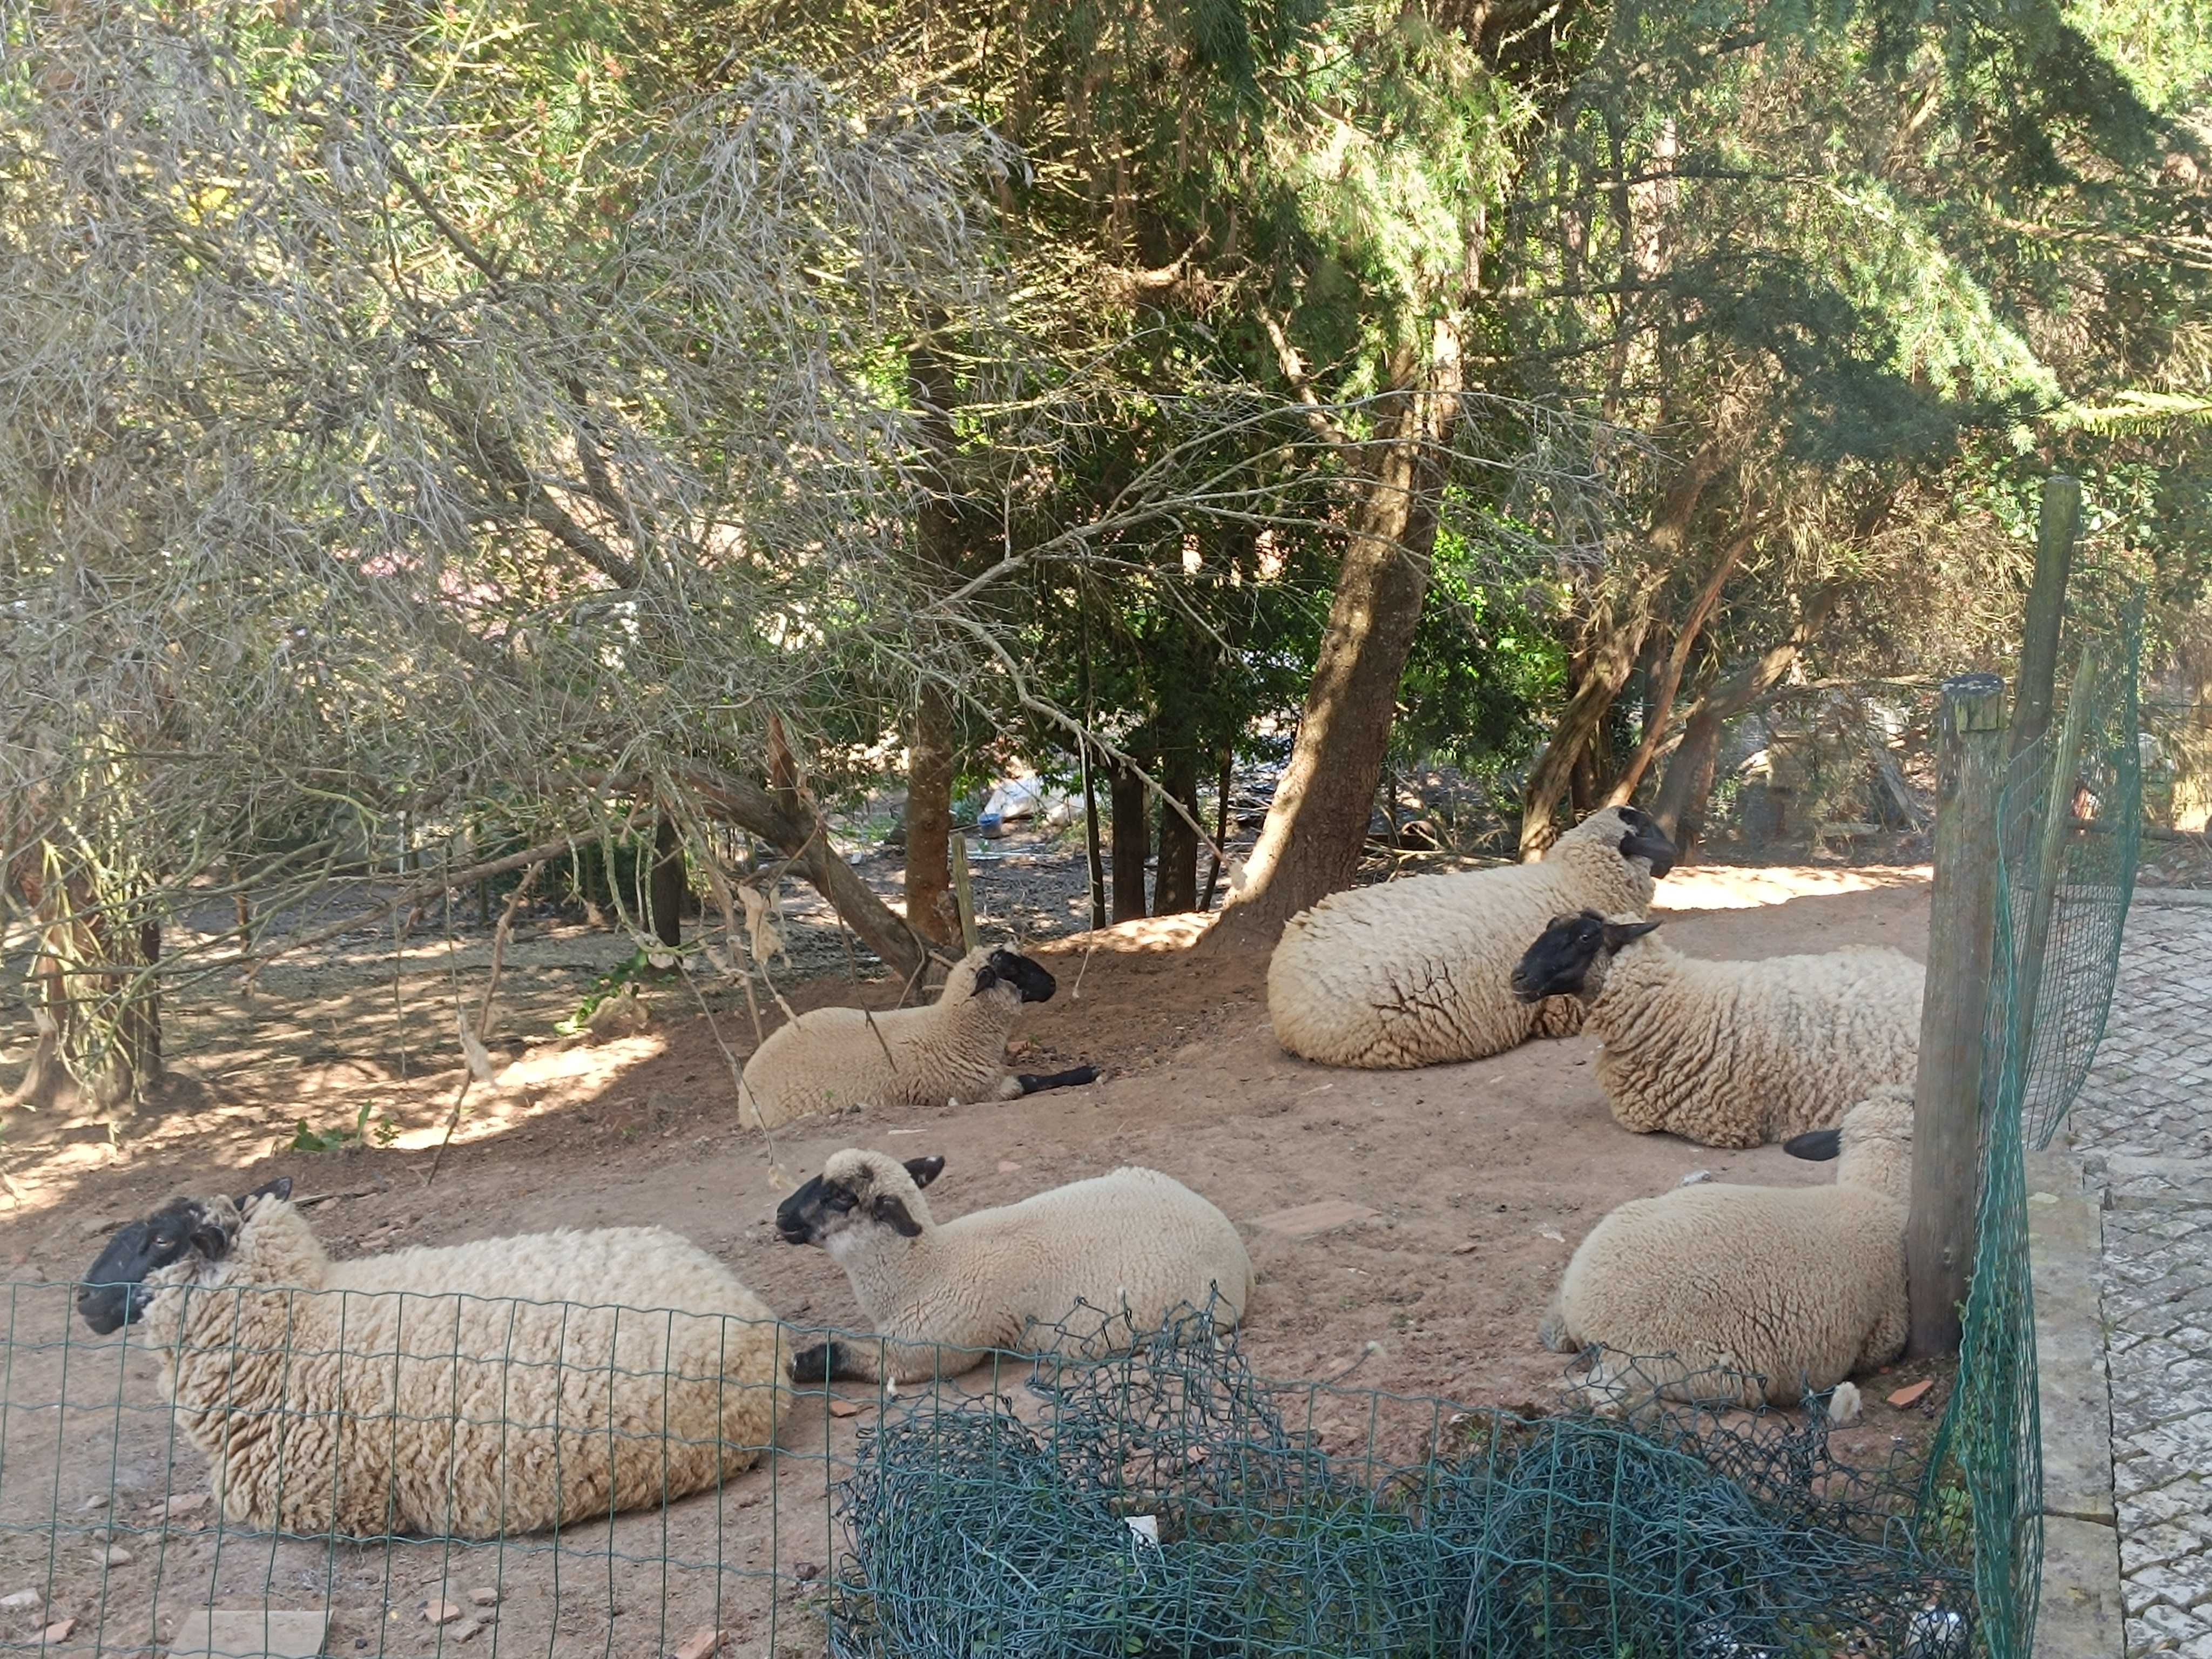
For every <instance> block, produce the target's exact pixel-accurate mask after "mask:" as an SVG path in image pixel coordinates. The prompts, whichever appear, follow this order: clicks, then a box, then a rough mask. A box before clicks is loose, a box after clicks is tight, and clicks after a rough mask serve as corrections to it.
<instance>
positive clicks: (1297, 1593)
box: [830, 1318, 1972, 1659]
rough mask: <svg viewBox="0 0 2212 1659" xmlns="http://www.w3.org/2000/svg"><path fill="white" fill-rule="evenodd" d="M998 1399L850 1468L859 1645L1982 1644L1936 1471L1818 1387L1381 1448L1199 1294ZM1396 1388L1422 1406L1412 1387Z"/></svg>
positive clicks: (1316, 1649) (1750, 1656) (1597, 1655)
mask: <svg viewBox="0 0 2212 1659" xmlns="http://www.w3.org/2000/svg"><path fill="white" fill-rule="evenodd" d="M1028 1386H1029V1388H1030V1390H1031V1391H1032V1393H1033V1394H1034V1395H1035V1396H1036V1398H1037V1401H1038V1402H1039V1404H1041V1405H1042V1413H1041V1415H1038V1414H1037V1413H1030V1414H1032V1415H1038V1420H1037V1421H1036V1422H1034V1423H1031V1422H1024V1421H1023V1420H1021V1419H1019V1418H1018V1417H1017V1415H1016V1414H1015V1412H1014V1410H1013V1409H1012V1405H1011V1403H1010V1402H1008V1401H1006V1400H1005V1399H1004V1398H1003V1397H1002V1396H997V1395H994V1396H992V1397H990V1398H988V1399H986V1400H982V1401H974V1402H969V1403H964V1404H960V1405H952V1404H948V1403H941V1402H939V1401H936V1400H933V1399H930V1398H924V1399H921V1400H919V1401H915V1402H913V1403H911V1404H908V1405H906V1406H904V1407H901V1408H899V1409H898V1411H897V1413H896V1415H895V1416H893V1417H892V1418H890V1419H888V1420H887V1421H886V1422H885V1423H884V1425H883V1426H882V1427H881V1428H880V1429H879V1430H878V1431H876V1432H875V1433H874V1434H873V1435H872V1437H870V1438H869V1439H868V1440H867V1442H866V1444H865V1446H864V1449H863V1454H862V1456H861V1458H860V1463H859V1466H858V1468H857V1469H856V1472H855V1474H854V1477H853V1478H852V1479H851V1480H849V1481H848V1483H847V1484H846V1486H845V1487H844V1490H843V1492H842V1494H841V1502H840V1516H841V1519H842V1522H843V1524H844V1526H845V1528H847V1536H848V1553H847V1554H846V1555H845V1557H844V1558H843V1559H842V1561H841V1563H840V1569H839V1572H838V1575H837V1580H836V1586H835V1589H836V1594H835V1595H834V1597H833V1600H832V1612H831V1630H830V1646H831V1650H832V1651H833V1652H836V1653H838V1654H841V1655H853V1656H860V1655H867V1656H886V1659H888V1656H897V1659H921V1656H945V1659H981V1656H986V1655H1008V1656H1012V1655H1022V1656H1055V1659H1057V1656H1068V1659H1077V1656H1100V1659H1106V1656H1112V1659H1152V1656H1167V1655H1177V1656H1182V1655H1209V1656H1210V1655H1219V1656H1229V1655H1293V1654H1296V1655H1313V1656H1322V1655H1328V1656H1332V1659H1343V1656H1356V1655H1375V1656H1383V1655H1388V1656H1393V1659H1395V1656H1412V1655H1484V1656H1498V1659H1535V1656H1562V1659H1565V1656H1574V1659H1582V1656H1588V1659H1645V1656H1651V1659H1658V1656H1679V1659H1784V1656H1793V1659H1794V1656H1807V1659H1810V1656H1814V1655H1819V1656H1823V1659H1828V1656H1838V1655H1845V1654H1867V1655H1881V1656H1885V1659H1887V1656H1904V1655H1911V1656H1913V1659H1964V1656H1965V1655H1966V1653H1967V1651H1968V1644H1969V1636H1970V1632H1971V1628H1972V1625H1971V1620H1972V1614H1971V1607H1972V1598H1971V1594H1970V1590H1969V1587H1968V1584H1967V1582H1966V1572H1965V1571H1964V1569H1963V1567H1962V1566H1961V1565H1960V1564H1959V1563H1957V1562H1955V1561H1952V1560H1949V1559H1939V1556H1938V1554H1937V1553H1936V1552H1934V1551H1932V1550H1929V1549H1924V1548H1923V1547H1922V1544H1921V1541H1920V1540H1919V1537H1918V1534H1917V1528H1916V1526H1915V1523H1914V1513H1915V1505H1914V1495H1915V1483H1914V1480H1913V1478H1912V1475H1911V1472H1910V1471H1908V1470H1905V1469H1903V1468H1893V1469H1884V1470H1881V1471H1878V1472H1871V1473H1869V1472H1861V1471H1855V1470H1851V1469H1848V1468H1844V1467H1842V1466H1841V1465H1839V1464H1838V1463H1837V1462H1835V1461H1834V1460H1833V1459H1832V1457H1831V1456H1830V1453H1829V1447H1828V1435H1827V1430H1826V1421H1825V1416H1824V1413H1823V1410H1822V1405H1823V1404H1824V1402H1816V1405H1815V1408H1814V1410H1813V1411H1812V1412H1810V1413H1808V1414H1807V1416H1806V1417H1805V1418H1804V1419H1802V1420H1801V1419H1790V1418H1786V1417H1784V1416H1782V1415H1781V1414H1778V1413H1759V1414H1754V1413H1741V1412H1732V1413H1723V1412H1720V1411H1717V1410H1711V1411H1709V1410H1705V1409H1701V1408H1692V1407H1679V1408H1678V1407H1668V1408H1665V1409H1664V1410H1663V1411H1655V1410H1653V1409H1650V1408H1647V1409H1645V1410H1644V1411H1643V1412H1641V1413H1632V1416H1631V1418H1629V1419H1621V1418H1615V1417H1607V1416H1599V1415H1593V1414H1589V1413H1577V1414H1570V1415H1558V1416H1524V1415H1519V1414H1515V1413H1504V1412H1491V1411H1484V1412H1474V1413H1453V1412H1450V1411H1449V1408H1448V1407H1445V1406H1444V1405H1443V1402H1425V1403H1428V1404H1430V1405H1431V1406H1433V1407H1435V1412H1434V1418H1433V1420H1434V1421H1435V1422H1436V1424H1437V1425H1439V1428H1440V1430H1441V1433H1440V1434H1439V1436H1438V1437H1437V1438H1438V1440H1439V1441H1440V1442H1441V1444H1440V1445H1438V1448H1437V1450H1436V1451H1434V1452H1433V1453H1432V1454H1431V1455H1429V1456H1428V1457H1427V1458H1426V1459H1425V1461H1423V1462H1419V1463H1415V1464H1410V1465H1401V1466H1397V1467H1385V1466H1383V1465H1380V1464H1378V1463H1376V1462H1375V1460H1374V1458H1373V1455H1372V1449H1371V1447H1370V1448H1369V1449H1364V1450H1363V1451H1362V1453H1361V1454H1360V1455H1358V1456H1357V1457H1353V1456H1349V1455H1345V1456H1335V1457H1333V1456H1332V1455H1329V1454H1328V1453H1326V1452H1324V1451H1323V1450H1322V1448H1321V1447H1320V1445H1319V1444H1318V1443H1316V1439H1315V1437H1313V1436H1312V1435H1310V1434H1308V1433H1303V1432H1294V1431H1291V1428H1290V1427H1289V1426H1288V1425H1287V1424H1286V1422H1285V1408H1284V1407H1285V1404H1286V1403H1296V1402H1308V1401H1310V1399H1311V1397H1312V1394H1313V1390H1312V1389H1310V1387H1307V1386H1305V1385H1300V1386H1299V1387H1297V1388H1296V1389H1279V1388H1276V1387H1273V1386H1271V1385H1268V1384H1266V1383H1261V1382H1260V1381H1258V1380H1257V1379H1256V1378H1255V1377H1254V1376H1253V1375H1252V1374H1251V1372H1250V1370H1249V1367H1248V1366H1247V1364H1246V1363H1245V1362H1244V1360H1243V1358H1242V1357H1241V1355H1240V1354H1239V1353H1238V1352H1237V1345H1236V1342H1235V1340H1234V1339H1233V1337H1215V1336H1214V1335H1212V1334H1211V1333H1210V1331H1209V1329H1208V1322H1206V1321H1205V1320H1203V1319H1202V1318H1200V1319H1191V1320H1185V1321H1181V1322H1176V1324H1174V1325H1173V1326H1172V1327H1171V1328H1170V1330H1169V1331H1168V1332H1167V1333H1165V1334H1163V1335H1162V1336H1160V1337H1158V1338H1157V1339H1154V1340H1151V1341H1149V1342H1147V1343H1146V1344H1144V1345H1143V1346H1141V1347H1140V1348H1139V1350H1138V1351H1137V1352H1134V1353H1133V1354H1131V1355H1129V1356H1127V1357H1126V1358H1121V1359H1118V1360H1114V1361H1109V1362H1105V1363H1103V1364H1091V1365H1078V1364H1052V1365H1049V1366H1048V1367H1047V1368H1045V1369H1043V1370H1041V1371H1040V1373H1039V1375H1037V1376H1036V1377H1034V1378H1033V1379H1032V1380H1031V1381H1030V1383H1029V1385H1028ZM1375 1398H1377V1399H1382V1398H1389V1399H1392V1400H1393V1401H1395V1403H1397V1404H1399V1405H1407V1404H1419V1403H1422V1402H1412V1401H1406V1400H1404V1399H1403V1398H1402V1397H1398V1396H1375Z"/></svg>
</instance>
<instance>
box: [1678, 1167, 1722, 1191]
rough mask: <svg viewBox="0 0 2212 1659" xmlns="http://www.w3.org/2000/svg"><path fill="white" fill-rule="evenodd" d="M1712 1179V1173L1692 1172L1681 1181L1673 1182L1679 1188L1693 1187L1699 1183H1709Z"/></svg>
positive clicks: (1707, 1171) (1709, 1171)
mask: <svg viewBox="0 0 2212 1659" xmlns="http://www.w3.org/2000/svg"><path fill="white" fill-rule="evenodd" d="M1712 1178H1713V1172H1712V1171H1711V1170H1691V1171H1690V1173H1689V1174H1687V1175H1686V1176H1683V1177H1682V1178H1681V1180H1680V1181H1679V1182H1675V1185H1677V1186H1679V1187H1694V1186H1696V1185H1697V1184H1698V1183H1699V1182H1700V1181H1711V1179H1712Z"/></svg>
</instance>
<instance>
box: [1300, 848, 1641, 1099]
mask: <svg viewBox="0 0 2212 1659" xmlns="http://www.w3.org/2000/svg"><path fill="white" fill-rule="evenodd" d="M1673 868H1674V846H1673V844H1672V843H1671V842H1668V839H1667V837H1666V836H1664V835H1662V834H1661V833H1660V830H1659V828H1658V826H1657V825H1656V824H1655V823H1652V821H1651V820H1650V817H1648V816H1647V815H1645V814H1644V813H1643V812H1641V811H1638V810H1637V809H1636V808H1635V807H1632V806H1610V807H1607V808H1606V809H1605V810H1604V811H1599V812H1593V813H1592V814H1591V815H1590V816H1589V817H1587V818H1584V819H1583V821H1582V822H1581V823H1578V824H1577V825H1576V826H1575V827H1574V828H1573V829H1571V830H1569V831H1568V832H1567V833H1566V834H1565V836H1561V837H1560V838H1559V842H1558V844H1557V845H1556V846H1554V847H1553V848H1552V850H1551V851H1550V852H1549V853H1548V854H1546V855H1545V858H1544V860H1543V862H1542V863H1541V864H1515V865H1503V866H1498V867H1497V868H1495V869H1490V870H1472V871H1468V872H1462V873H1461V874H1458V875H1449V876H1416V877H1413V878H1411V879H1409V880H1406V881H1392V882H1385V883H1383V884H1381V885H1380V886H1375V887H1355V888H1352V889H1351V890H1348V891H1346V892H1342V893H1332V894H1330V895H1329V896H1328V897H1327V898H1325V899H1323V900H1322V902H1320V903H1319V904H1316V905H1315V906H1314V908H1312V909H1310V910H1308V911H1305V912H1304V913H1303V914H1302V915H1297V916H1294V917H1292V918H1291V923H1290V926H1289V927H1285V929H1284V930H1283V937H1282V941H1281V943H1279V945H1276V947H1275V954H1274V957H1273V960H1272V961H1270V962H1269V963H1268V964H1267V1012H1268V1015H1269V1016H1270V1017H1271V1018H1273V1021H1274V1026H1275V1040H1276V1041H1277V1042H1280V1043H1281V1044H1282V1045H1283V1047H1284V1048H1287V1049H1289V1050H1290V1051H1291V1053H1292V1054H1298V1055H1302V1056H1303V1057H1304V1058H1305V1059H1307V1060H1321V1061H1322V1062H1324V1063H1326V1064H1328V1065H1331V1066H1365V1067H1370V1068H1373V1069H1377V1070H1380V1069H1384V1068H1389V1067H1401V1066H1437V1065H1443V1064H1444V1063H1446V1062H1449V1061H1451V1060H1480V1059H1481V1058H1482V1057H1483V1056H1484V1055H1486V1054H1499V1053H1502V1052H1504V1050H1505V1049H1508V1048H1513V1047H1514V1046H1516V1044H1518V1043H1520V1042H1524V1041H1526V1040H1527V1039H1528V1037H1531V1036H1572V1035H1573V1034H1574V1033H1575V1032H1576V1031H1577V1030H1579V1029H1581V1025H1582V1009H1581V1007H1580V1006H1579V1005H1577V1004H1576V1003H1575V1002H1573V1001H1572V1000H1568V999H1565V998H1562V999H1559V1000H1556V1001H1553V1002H1550V1003H1547V1004H1545V1005H1544V1006H1541V1007H1535V1008H1531V1007H1527V1006H1523V1005H1522V1004H1521V1003H1519V1002H1517V1001H1516V1000H1514V997H1513V993H1512V988H1511V987H1510V983H1509V980H1510V975H1511V974H1512V972H1513V963H1514V960H1515V958H1516V957H1517V956H1518V955H1519V953H1520V951H1521V947H1522V945H1523V944H1525V943H1526V942H1527V940H1528V938H1529V937H1530V935H1532V934H1533V933H1536V932H1537V931H1538V930H1540V929H1541V927H1543V926H1544V924H1545V922H1546V921H1548V920H1549V919H1550V918H1551V917H1553V916H1554V915H1558V914H1559V912H1560V911H1561V910H1563V909H1565V908H1571V907H1580V906H1583V905H1586V904H1587V905H1596V906H1598V907H1600V908H1603V909H1605V910H1608V911H1612V910H1632V911H1634V912H1636V913H1637V914H1638V915H1641V914H1642V913H1643V912H1644V910H1646V909H1647V908H1650V903H1651V883H1652V878H1654V877H1655V876H1663V875H1665V874H1666V873H1667V872H1668V871H1669V870H1671V869H1673Z"/></svg>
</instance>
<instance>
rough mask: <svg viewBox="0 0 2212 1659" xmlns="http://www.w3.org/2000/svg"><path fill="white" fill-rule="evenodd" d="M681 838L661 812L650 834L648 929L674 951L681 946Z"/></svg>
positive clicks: (682, 847) (682, 872) (682, 897)
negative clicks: (650, 869)
mask: <svg viewBox="0 0 2212 1659" xmlns="http://www.w3.org/2000/svg"><path fill="white" fill-rule="evenodd" d="M645 902H646V909H647V915H648V921H647V925H648V926H649V927H652V929H653V937H654V938H655V939H659V941H660V942H661V943H662V944H663V945H666V946H667V947H668V948H669V949H670V950H671V951H673V950H675V949H677V948H678V946H679V945H682V944H683V943H684V838H683V836H680V835H678V833H677V832H676V820H675V819H674V818H672V817H670V816H669V815H668V814H667V813H665V812H663V813H662V814H661V815H660V817H659V821H658V822H657V823H655V824H654V826H653V878H652V881H651V883H650V884H649V885H648V886H647V889H646V895H645Z"/></svg>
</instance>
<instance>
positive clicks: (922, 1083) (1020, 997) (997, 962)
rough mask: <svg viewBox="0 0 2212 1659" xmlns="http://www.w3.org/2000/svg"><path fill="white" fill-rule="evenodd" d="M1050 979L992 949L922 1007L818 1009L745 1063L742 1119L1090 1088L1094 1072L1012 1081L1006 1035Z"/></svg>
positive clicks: (1045, 994)
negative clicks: (1084, 1085) (877, 1010)
mask: <svg viewBox="0 0 2212 1659" xmlns="http://www.w3.org/2000/svg"><path fill="white" fill-rule="evenodd" d="M1057 988H1058V987H1057V985H1056V983H1055V981H1054V979H1053V976H1052V975H1050V974H1049V973H1048V972H1046V971H1045V969H1044V968H1043V967H1042V966H1041V965H1040V964H1039V963H1036V962H1033V961H1031V960H1030V958H1029V957H1025V956H1022V955H1020V954H1019V953H1018V952H1016V951H1009V950H1006V949H1005V948H1004V947H1003V946H997V945H985V946H982V947H981V948H980V949H978V950H975V951H969V953H968V954H967V955H966V956H965V957H962V958H961V959H960V961H959V962H957V963H955V964H954V965H953V968H952V970H951V972H950V973H949V974H947V975H945V986H944V988H943V989H942V990H941V991H939V994H938V998H937V1000H936V1001H935V1002H933V1003H932V1004H930V1005H929V1006H927V1007H922V1008H893V1009H887V1010H885V1011H884V1012H882V1013H877V1012H873V1011H872V1010H870V1009H866V1008H816V1009H814V1010H812V1011H811V1012H807V1013H804V1014H801V1015H799V1018H796V1019H794V1020H793V1021H792V1022H791V1023H790V1024H788V1025H786V1026H783V1027H782V1028H781V1029H780V1030H776V1031H774V1032H772V1033H770V1034H769V1039H768V1041H767V1042H763V1043H762V1044H761V1046H760V1049H759V1051H758V1052H757V1054H754V1055H753V1057H752V1058H751V1059H750V1060H747V1061H746V1062H745V1069H744V1077H743V1078H742V1079H740V1081H739V1086H738V1121H739V1122H741V1123H743V1124H744V1125H745V1126H746V1127H749V1128H769V1129H772V1128H774V1127H775V1126H776V1125H777V1124H779V1123H786V1122H788V1121H791V1120H792V1119H793V1118H795V1117H804V1116H806V1115H810V1114H812V1113H816V1112H836V1111H842V1110H843V1109H845V1108H846V1107H848V1106H942V1105H944V1104H945V1103H946V1102H948V1101H975V1100H1013V1099H1016V1098H1018V1097H1020V1096H1022V1095H1029V1094H1035V1093H1036V1092H1037V1091H1039V1090H1041V1089H1060V1088H1066V1087H1069V1086H1071V1085H1080V1084H1085V1083H1091V1082H1093V1081H1095V1080H1096V1079H1097V1076H1098V1068H1097V1066H1071V1067H1070V1068H1069V1069H1068V1070H1066V1071H1064V1072H1052V1073H1044V1074H1042V1075H1038V1074H1036V1073H1008V1072H1007V1070H1006V1036H1007V1034H1008V1033H1009V1032H1010V1031H1012V1030H1013V1025H1014V1017H1015V1016H1016V1015H1017V1014H1018V1013H1020V1012H1021V1011H1022V1007H1023V1006H1024V1004H1026V1003H1031V1002H1049V1001H1051V1000H1052V996H1053V993H1054V990H1056V989H1057Z"/></svg>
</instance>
